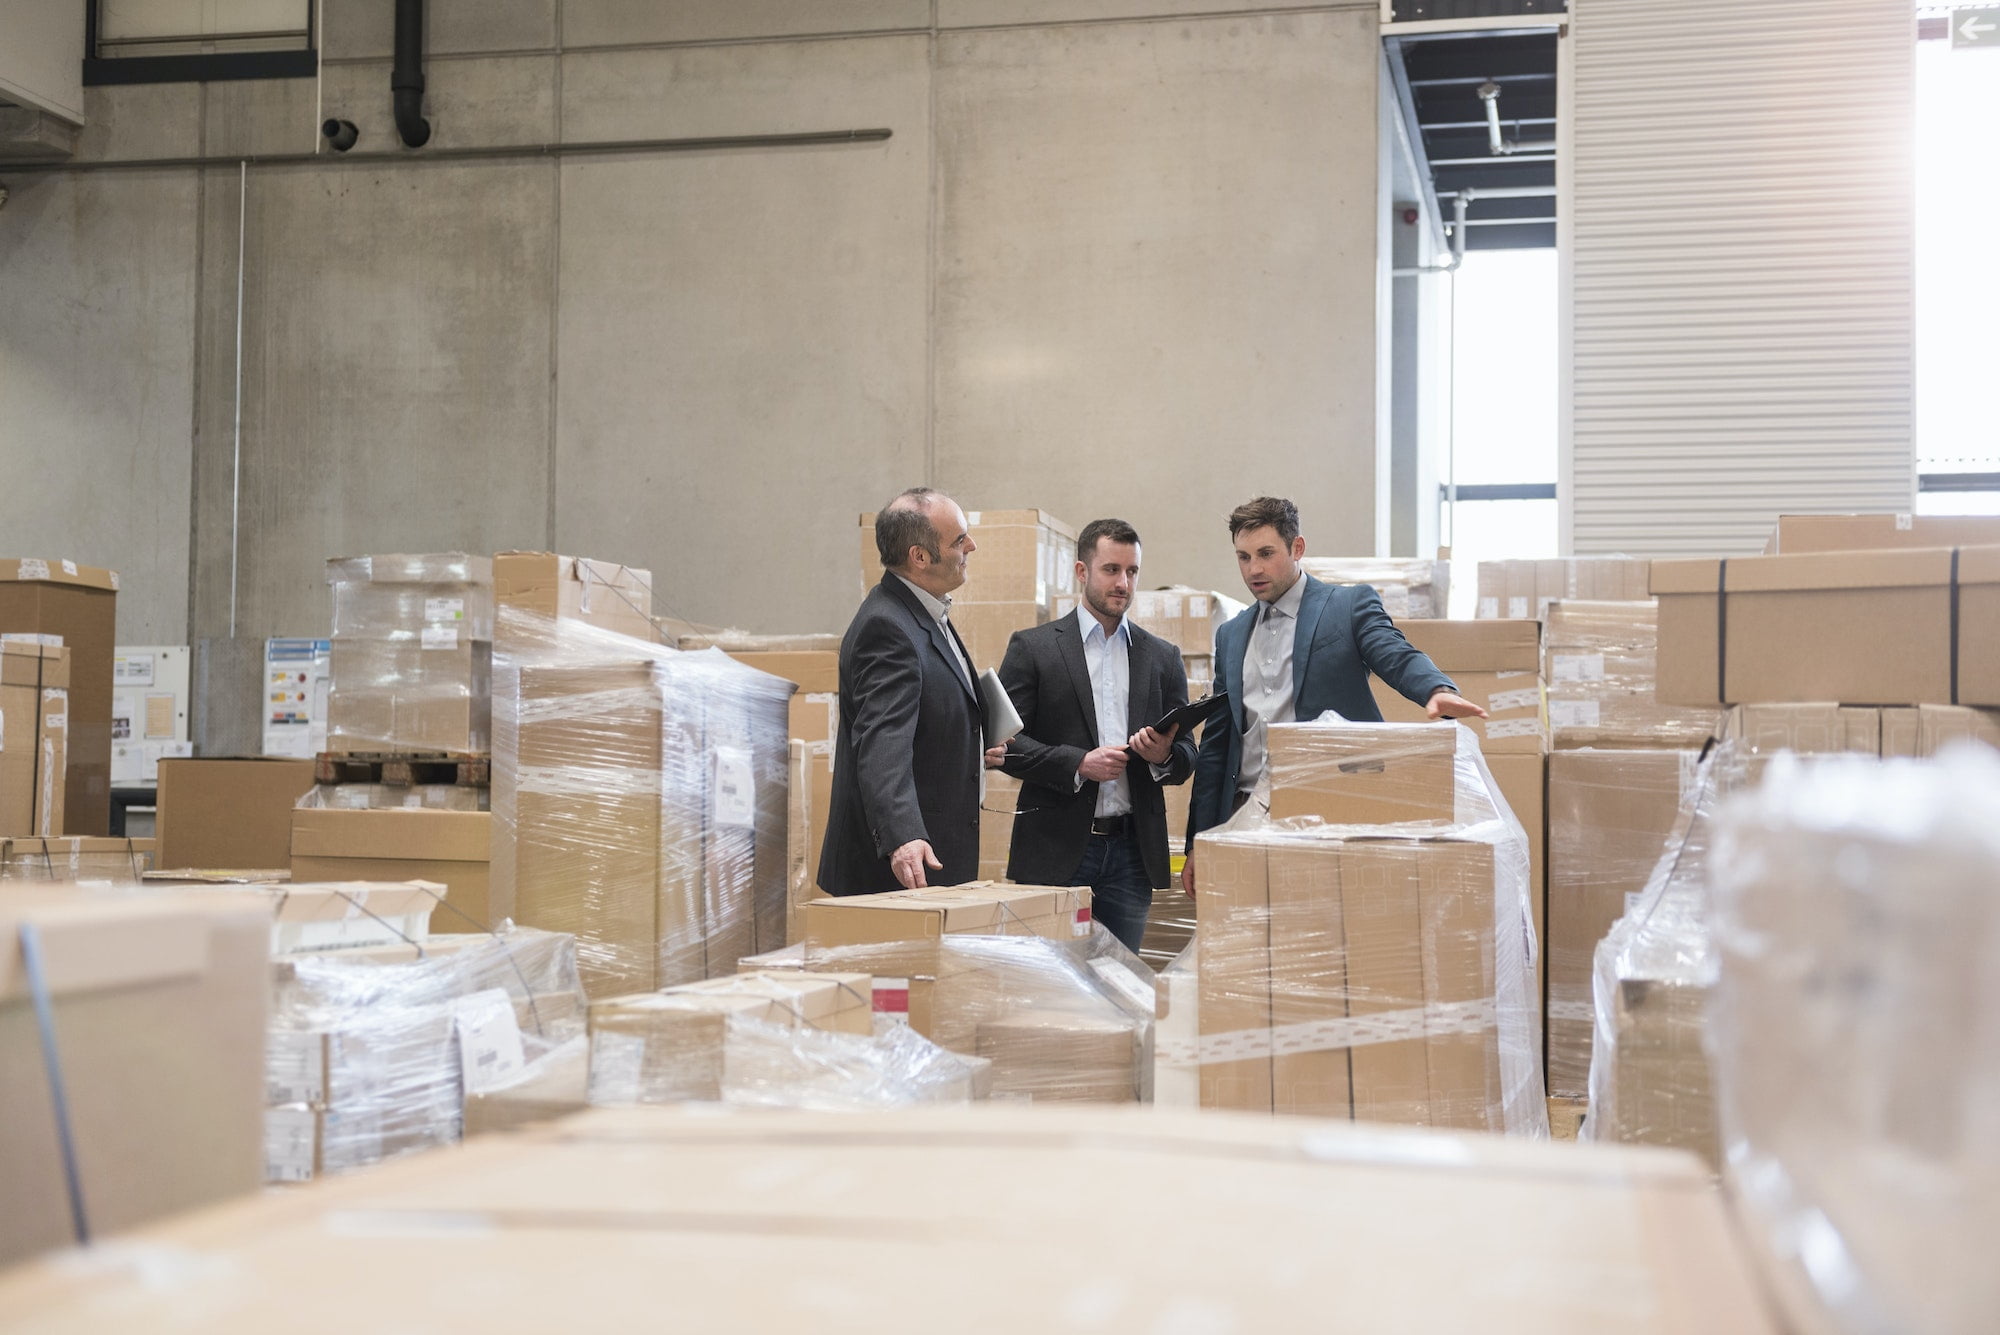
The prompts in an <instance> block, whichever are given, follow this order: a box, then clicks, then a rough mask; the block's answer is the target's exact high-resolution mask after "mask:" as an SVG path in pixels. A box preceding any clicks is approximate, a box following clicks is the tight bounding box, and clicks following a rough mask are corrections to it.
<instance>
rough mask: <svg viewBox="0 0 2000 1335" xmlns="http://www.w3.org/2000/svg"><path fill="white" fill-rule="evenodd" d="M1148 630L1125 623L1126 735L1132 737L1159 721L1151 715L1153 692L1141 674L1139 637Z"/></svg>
mask: <svg viewBox="0 0 2000 1335" xmlns="http://www.w3.org/2000/svg"><path fill="white" fill-rule="evenodd" d="M1145 633H1146V632H1145V631H1143V630H1140V629H1139V628H1138V627H1137V626H1135V625H1133V624H1132V623H1131V622H1129V621H1128V622H1126V623H1125V735H1126V736H1127V737H1130V736H1131V735H1132V734H1133V733H1135V732H1137V731H1139V729H1141V728H1147V727H1151V726H1152V725H1153V724H1155V723H1158V722H1159V720H1158V719H1157V718H1153V717H1150V715H1151V714H1152V704H1151V702H1150V701H1149V700H1148V699H1147V696H1148V695H1150V694H1151V692H1149V691H1148V690H1147V689H1146V688H1145V685H1144V682H1145V679H1144V678H1142V677H1141V676H1140V675H1139V661H1140V659H1141V658H1142V657H1143V655H1142V654H1141V653H1140V652H1139V637H1140V636H1141V635H1144V634H1145Z"/></svg>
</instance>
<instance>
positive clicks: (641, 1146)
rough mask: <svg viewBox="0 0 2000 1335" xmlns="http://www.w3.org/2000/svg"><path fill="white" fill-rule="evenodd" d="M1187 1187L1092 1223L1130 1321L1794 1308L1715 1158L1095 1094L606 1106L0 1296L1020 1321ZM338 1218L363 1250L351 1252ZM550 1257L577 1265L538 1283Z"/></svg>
mask: <svg viewBox="0 0 2000 1335" xmlns="http://www.w3.org/2000/svg"><path fill="white" fill-rule="evenodd" d="M1106 1146H1116V1147H1117V1149H1116V1152H1111V1153H1107V1152H1106V1149H1105V1147H1106ZM774 1164H782V1165H784V1166H785V1170H786V1171H782V1172H779V1171H773V1165H774ZM1162 1182H1167V1183H1171V1184H1172V1185H1173V1188H1174V1192H1175V1197H1176V1200H1177V1202H1178V1205H1177V1208H1176V1209H1173V1210H1163V1209H1148V1208H1132V1209H1129V1210H1128V1214H1129V1218H1128V1220H1127V1221H1126V1223H1125V1225H1124V1226H1122V1227H1120V1228H1117V1229H1111V1230H1107V1231H1106V1236H1105V1237H1104V1238H1103V1239H1102V1240H1101V1241H1100V1242H1096V1243H1094V1244H1093V1249H1094V1250H1093V1260H1092V1262H1091V1268H1092V1269H1093V1270H1095V1271H1098V1272H1101V1273H1106V1274H1116V1275H1118V1276H1119V1277H1120V1278H1119V1284H1118V1285H1117V1292H1116V1293H1115V1294H1112V1295H1111V1296H1109V1297H1104V1298H1093V1299H1092V1301H1093V1302H1095V1303H1097V1304H1098V1306H1097V1307H1095V1308H1093V1309H1092V1310H1094V1311H1095V1310H1102V1311H1104V1312H1107V1313H1108V1314H1109V1315H1107V1316H1106V1318H1105V1321H1106V1322H1107V1323H1109V1324H1108V1325H1107V1328H1114V1329H1131V1330H1168V1329H1173V1328H1174V1326H1173V1323H1174V1322H1175V1321H1177V1320H1182V1319H1184V1318H1183V1316H1182V1314H1184V1313H1187V1312H1214V1313H1227V1314H1229V1316H1228V1320H1229V1321H1230V1322H1232V1323H1233V1324H1234V1328H1235V1329H1237V1330H1241V1331H1258V1332H1271V1333H1272V1335H1282V1333H1288V1332H1297V1331H1306V1330H1321V1329H1325V1328H1326V1324H1327V1323H1326V1317H1325V1312H1326V1303H1327V1297H1326V1295H1327V1293H1328V1292H1329V1291H1332V1292H1337V1293H1338V1294H1339V1302H1340V1309H1341V1316H1340V1324H1341V1325H1342V1326H1343V1327H1346V1328H1352V1329H1356V1330H1399V1331H1484V1330H1493V1331H1518V1330H1528V1329H1539V1328H1542V1327H1544V1326H1550V1325H1553V1326H1555V1327H1558V1328H1565V1329H1575V1330H1602V1329H1610V1328H1615V1329H1618V1330H1619V1331H1620V1332H1621V1333H1622V1335H1696V1333H1697V1332H1700V1333H1701V1335H1710V1333H1713V1332H1729V1333H1730V1335H1777V1332H1778V1331H1779V1330H1781V1329H1782V1328H1783V1327H1782V1326H1781V1324H1780V1323H1779V1322H1778V1321H1776V1320H1775V1319H1774V1318H1773V1317H1772V1316H1771V1315H1770V1312H1769V1310H1768V1309H1767V1307H1766V1305H1765V1299H1764V1296H1763V1294H1762V1292H1761V1290H1760V1288H1759V1284H1758V1279H1757V1276H1756V1274H1755V1273H1754V1271H1753V1268H1752V1267H1751V1264H1750V1262H1749V1261H1748V1259H1747V1258H1746V1255H1745V1251H1744V1248H1743V1247H1742V1245H1741V1241H1740V1237H1739V1234H1738V1231H1737V1228H1736V1226H1735V1225H1734V1224H1733V1223H1732V1220H1731V1218H1730V1215H1729V1213H1728V1210H1727V1208H1726V1205H1725V1201H1724V1198H1723V1197H1722V1196H1720V1195H1719V1194H1718V1193H1717V1192H1716V1191H1715V1188H1714V1185H1713V1183H1712V1181H1711V1179H1710V1177H1709V1175H1708V1174H1707V1173H1706V1172H1705V1171H1704V1170H1703V1169H1702V1168H1701V1167H1700V1165H1699V1164H1697V1163H1696V1162H1695V1161H1694V1160H1693V1159H1692V1158H1690V1157H1689V1156H1686V1155H1680V1154H1673V1153H1669V1152H1666V1151H1660V1150H1650V1149H1643V1148H1624V1147H1605V1146H1594V1145H1584V1146H1577V1145H1548V1144H1537V1143H1527V1142H1519V1141H1515V1140H1512V1139H1504V1138H1500V1137H1478V1136H1466V1137H1450V1138H1446V1137H1440V1136H1436V1135H1422V1134H1417V1133H1402V1132H1395V1131H1385V1130H1383V1129H1381V1128H1368V1129H1365V1130H1364V1129H1357V1128H1343V1127H1337V1126H1327V1125H1325V1124H1309V1123H1298V1122H1292V1121H1289V1120H1278V1121H1253V1120H1251V1119H1245V1118H1216V1117H1209V1116H1204V1115H1201V1114H1198V1113H1194V1112H1168V1111H1161V1112H1158V1113H1156V1114H1146V1115H1143V1116H1142V1115H1140V1114H1137V1113H1134V1112H1133V1111H1131V1110H1130V1109H1081V1108H1035V1109H1020V1110H1013V1109H999V1108H984V1109H955V1110H942V1109H941V1110H935V1111H932V1110H911V1111H897V1112H891V1113H880V1114H874V1113H830V1114H829V1113H822V1114H812V1113H773V1114H770V1115H768V1116H759V1117H737V1118H728V1119H717V1118H714V1117H708V1116H689V1115H685V1114H681V1113H677V1112H675V1111H674V1110H671V1109H659V1108H632V1109H598V1110H593V1111H591V1112H589V1113H586V1114H583V1115H581V1116H579V1117H576V1118H573V1119H569V1120H566V1121H564V1122H563V1123H561V1124H560V1125H558V1126H551V1127H546V1128H541V1129H534V1130H528V1131H524V1132H521V1133H519V1134H517V1135H512V1136H500V1137H488V1138H486V1139H484V1140H482V1141H480V1142H478V1143H476V1144H472V1145H468V1146H466V1147H465V1148H464V1149H463V1150H462V1151H459V1152H456V1153H452V1154H448V1155H437V1156H421V1157H418V1158H415V1159H411V1160H408V1161H405V1162H403V1163H398V1164H390V1165H384V1166H383V1167H382V1168H380V1169H378V1170H377V1171H375V1172H372V1173H368V1174H366V1175H363V1176H359V1177H356V1178H353V1179H350V1180H347V1181H337V1182H331V1183H328V1184H325V1185H324V1186H321V1187H318V1188H315V1189H314V1191H313V1192H312V1193H311V1194H310V1195H293V1196H277V1197H270V1198H265V1199H259V1200H254V1201H247V1202H244V1203H242V1204H241V1205H240V1206H234V1207H231V1208H230V1209H228V1210H226V1211H218V1212H215V1213H211V1214H209V1215H206V1216H204V1217H202V1218H200V1219H191V1220H187V1221H178V1222H176V1223H173V1224H170V1225H166V1226H163V1227H160V1228H157V1229H153V1230H149V1231H148V1232H147V1233H146V1234H144V1235H143V1236H142V1237H140V1238H138V1239H135V1243H136V1246H137V1249H138V1253H139V1255H141V1256H146V1257H163V1258H177V1259H180V1260H182V1261H184V1262H185V1264H184V1265H183V1266H180V1267H176V1268H175V1269H174V1272H173V1273H174V1276H175V1280H174V1283H172V1284H171V1285H163V1284H162V1283H160V1281H159V1280H158V1279H157V1277H156V1268H154V1267H147V1266H138V1265H68V1266H63V1267H60V1268H55V1267H41V1268H37V1269H36V1270H34V1271H27V1272H17V1273H15V1274H14V1275H12V1276H10V1277H8V1278H7V1279H6V1280H4V1281H0V1321H4V1322H6V1323H8V1324H10V1325H18V1326H21V1327H23V1328H29V1327H37V1328H40V1327H46V1328H50V1329H57V1328H75V1329H81V1328H84V1327H86V1326H88V1325H89V1324H91V1323H92V1322H93V1321H94V1320H97V1319H98V1318H99V1317H101V1314H102V1313H104V1312H107V1311H114V1312H118V1313H120V1314H121V1319H122V1320H124V1321H125V1322H126V1323H127V1324H128V1325H129V1326H131V1327H132V1328H134V1329H146V1330H171V1329H176V1328H187V1329H192V1328H193V1327H194V1325H195V1324H196V1323H197V1322H205V1323H206V1324H205V1327H204V1329H205V1330H206V1331H208V1332H211V1333H212V1335H245V1333H246V1332H260V1331H270V1330H273V1329H281V1328H284V1327H285V1326H286V1325H287V1324H288V1323H289V1324H296V1323H297V1320H298V1315H297V1314H298V1313H299V1312H301V1311H304V1312H310V1313H312V1314H313V1316H314V1320H315V1321H316V1322H317V1323H318V1324H319V1325H321V1326H322V1327H324V1328H325V1329H328V1330H372V1329H379V1328H381V1327H382V1326H384V1325H385V1324H387V1323H389V1322H390V1321H392V1320H394V1319H395V1314H398V1313H401V1314H403V1316H405V1317H408V1316H409V1315H410V1314H411V1313H414V1312H421V1313H424V1314H426V1318H427V1319H428V1320H430V1321H431V1324H433V1325H440V1324H445V1323H446V1322H448V1321H450V1320H452V1319H453V1318H454V1317H457V1318H459V1319H461V1320H463V1321H464V1323H465V1324H480V1325H484V1326H489V1327H491V1328H493V1329H495V1330H522V1331H528V1330H548V1329H563V1328H566V1327H567V1326H572V1325H574V1324H575V1323H576V1322H577V1314H576V1304H577V1298H576V1295H577V1294H578V1293H587V1294H590V1295H591V1299H590V1301H591V1303H592V1306H593V1310H594V1311H597V1312H599V1313H621V1312H643V1311H647V1310H651V1308H652V1306H654V1305H656V1304H657V1303H658V1301H659V1299H658V1295H659V1294H660V1293H662V1292H666V1293H671V1294H673V1295H674V1297H673V1301H674V1310H675V1318H676V1321H677V1323H679V1324H681V1325H684V1326H686V1327H688V1328H690V1329H696V1330H722V1329H735V1330H788V1329H795V1328H808V1327H810V1328H817V1329H825V1330H841V1329H858V1328H862V1327H866V1328H869V1329H874V1330H884V1331H914V1330H935V1329H950V1330H953V1331H961V1332H965V1335H997V1333H998V1332H1017V1331H1022V1330H1037V1329H1046V1328H1048V1327H1049V1323H1050V1321H1051V1315H1050V1314H1051V1313H1060V1312H1061V1311H1063V1310H1065V1309H1066V1306H1067V1305H1069V1304H1074V1303H1077V1302H1079V1301H1080V1300H1079V1299H1078V1297H1077V1293H1078V1287H1079V1283H1080V1282H1082V1281H1080V1280H1079V1273H1078V1263H1077V1256H1076V1249H1077V1242H1076V1236H1075V1235H1076V1223H1075V1208H1076V1207H1075V1203H1076V1202H1077V1201H1078V1200H1089V1201H1122V1202H1131V1203H1136V1202H1145V1201H1149V1200H1152V1199H1154V1198H1155V1197H1156V1196H1157V1194H1158V1191H1159V1184H1161V1183H1162ZM802 1183H803V1184H818V1183H827V1184H839V1189H838V1190H827V1191H824V1192H820V1191H815V1190H812V1189H809V1188H802V1186H801V1184H802ZM941 1183H949V1184H950V1190H940V1189H939V1185H940V1184H941ZM1056 1183H1060V1184H1062V1189H1060V1190H1057V1189H1053V1188H1052V1185H1051V1184H1056ZM635 1201H644V1202H646V1203H647V1207H648V1208H647V1210H646V1211H644V1212H635V1211H634V1209H633V1202H635ZM966 1201H977V1202H979V1203H980V1208H979V1209H978V1210H976V1211H968V1210H967V1209H966V1208H965V1202H966ZM475 1219H476V1220H477V1223H478V1226H477V1227H468V1226H466V1221H468V1220H475ZM870 1221H877V1222H872V1223H871V1222H870ZM881 1221H893V1228H892V1225H891V1223H889V1222H881ZM363 1224H369V1225H378V1226H375V1227H363V1226H360V1225H363ZM342 1225H347V1227H344V1228H343V1227H341V1226H342ZM336 1229H337V1230H338V1237H337V1239H336V1241H337V1243H338V1248H339V1251H340V1254H341V1256H342V1258H343V1264H341V1265H329V1264H328V1263H327V1255H326V1252H327V1247H328V1245H329V1244H328V1237H329V1232H330V1230H336ZM885 1230H890V1231H893V1232H894V1233H895V1234H896V1236H897V1237H898V1238H899V1239H907V1240H909V1243H910V1245H912V1246H914V1245H917V1244H918V1243H921V1246H922V1248H923V1253H924V1255H925V1257H926V1258H927V1264H925V1265H922V1266H914V1267H910V1273H908V1274H907V1275H904V1276H901V1277H900V1278H899V1282H898V1283H897V1284H895V1285H892V1286H886V1287H883V1288H882V1289H880V1290H879V1291H870V1292H868V1293H865V1294H860V1295H857V1296H854V1297H852V1298H851V1299H840V1300H839V1302H838V1306H837V1307H836V1310H835V1311H834V1312H833V1313H831V1314H829V1312H828V1310H827V1303H828V1301H829V1300H828V1297H827V1295H843V1294H849V1293H851V1292H852V1289H853V1284H854V1270H855V1257H854V1255H853V1247H852V1246H849V1245H842V1244H833V1243H829V1241H828V1239H829V1237H834V1236H839V1237H845V1236H849V1235H852V1234H854V1233H856V1232H857V1231H858V1232H861V1233H868V1232H871V1231H872V1232H874V1233H876V1234H880V1233H881V1232H883V1231H885ZM878 1242H879V1239H878ZM552 1254H553V1255H552ZM1439 1256H1448V1257H1451V1258H1453V1259H1452V1263H1451V1272H1452V1273H1451V1279H1450V1282H1441V1281H1440V1279H1439V1277H1438V1261H1437V1258H1438V1257H1439ZM1328 1258H1334V1259H1332V1260H1329V1259H1328ZM551 1264H556V1265H560V1266H561V1267H562V1270H563V1273H564V1274H565V1275H566V1276H567V1277H568V1282H567V1283H565V1284H562V1285H554V1284H548V1283H538V1282H533V1277H535V1276H538V1275H540V1274H542V1273H544V1271H545V1269H546V1268H547V1267H549V1266H550V1265H551ZM996 1267H1002V1268H1004V1271H1005V1274H1006V1276H1007V1278H1006V1280H1005V1282H1000V1283H986V1284H984V1285H982V1287H981V1290H980V1294H979V1297H978V1299H977V1301H968V1300H967V1292H966V1291H967V1282H966V1278H965V1277H966V1276H968V1275H983V1274H990V1273H993V1271H994V1269H995V1268H996ZM357 1275H367V1276H371V1277H375V1278H374V1280H373V1282H368V1283H359V1282H356V1278H355V1277H356V1276H357ZM444 1275H449V1277H450V1278H449V1281H448V1282H446V1281H443V1280H441V1279H440V1278H439V1277H440V1276H444ZM772 1276H783V1277H784V1278H783V1279H782V1280H773V1279H772V1278H771V1277H772ZM441 1286H442V1287H446V1288H448V1289H449V1293H448V1294H445V1295H443V1296H440V1295H439V1289H440V1287H441ZM1088 1291H1089V1292H1090V1293H1092V1294H1096V1293H1098V1292H1099V1290H1098V1289H1097V1288H1095V1287H1091V1288H1089V1290H1088ZM464 1295H471V1296H469V1297H468V1296H464ZM448 1304H449V1305H451V1308H450V1310H449V1311H448V1310H447V1305H448Z"/></svg>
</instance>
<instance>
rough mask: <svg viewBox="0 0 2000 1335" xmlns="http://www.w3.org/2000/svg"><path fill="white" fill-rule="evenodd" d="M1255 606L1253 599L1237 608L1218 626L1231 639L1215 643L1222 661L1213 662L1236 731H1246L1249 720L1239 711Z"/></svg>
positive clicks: (1254, 624)
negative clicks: (1230, 618)
mask: <svg viewBox="0 0 2000 1335" xmlns="http://www.w3.org/2000/svg"><path fill="white" fill-rule="evenodd" d="M1257 609H1258V604H1257V603H1254V602H1253V603H1251V604H1250V607H1249V609H1248V610H1247V611H1244V612H1239V613H1238V614H1237V615H1236V619H1235V620H1233V621H1231V622H1229V624H1227V625H1226V626H1224V627H1223V628H1222V633H1223V635H1224V636H1231V635H1233V636H1235V639H1234V640H1233V641H1230V642H1223V643H1218V644H1217V645H1216V647H1217V648H1218V649H1220V650H1222V662H1220V663H1219V664H1217V665H1216V666H1218V667H1219V668H1221V669H1222V685H1223V689H1224V690H1227V691H1228V692H1229V709H1230V712H1231V713H1233V714H1235V715H1236V731H1237V732H1238V733H1239V734H1240V733H1246V732H1248V731H1250V724H1249V721H1248V719H1247V718H1246V716H1245V715H1244V713H1243V660H1244V658H1245V657H1247V656H1248V655H1249V652H1250V635H1251V630H1252V628H1253V627H1254V626H1256V624H1257Z"/></svg>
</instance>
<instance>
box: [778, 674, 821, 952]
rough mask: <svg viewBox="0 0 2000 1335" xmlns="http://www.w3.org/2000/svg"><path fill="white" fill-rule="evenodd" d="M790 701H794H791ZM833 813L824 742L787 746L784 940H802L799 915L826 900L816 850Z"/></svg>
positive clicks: (795, 743)
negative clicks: (788, 790) (788, 794)
mask: <svg viewBox="0 0 2000 1335" xmlns="http://www.w3.org/2000/svg"><path fill="white" fill-rule="evenodd" d="M793 698H794V700H796V699H797V697H796V696H795V697H793ZM832 810H833V748H832V747H831V746H830V745H829V744H827V743H825V742H802V741H799V740H798V739H797V738H793V739H792V742H791V797H790V813H791V814H790V820H789V821H788V823H787V826H786V838H785V843H786V850H787V857H788V859H789V869H788V874H787V878H786V879H787V883H788V885H789V890H788V892H787V894H786V899H785V940H786V941H787V942H794V941H803V940H804V939H805V924H804V922H803V921H802V920H801V919H800V917H799V914H800V911H801V910H802V909H803V908H804V907H805V906H806V905H807V904H809V903H811V902H812V901H813V900H815V899H824V898H826V891H824V890H822V889H820V888H819V854H820V846H821V845H822V844H823V843H825V842H826V824H827V820H828V818H829V816H830V814H831V812H832Z"/></svg>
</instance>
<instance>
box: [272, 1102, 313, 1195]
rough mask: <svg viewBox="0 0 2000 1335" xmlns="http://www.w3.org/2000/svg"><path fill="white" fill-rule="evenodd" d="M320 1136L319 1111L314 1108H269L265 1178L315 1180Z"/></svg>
mask: <svg viewBox="0 0 2000 1335" xmlns="http://www.w3.org/2000/svg"><path fill="white" fill-rule="evenodd" d="M318 1140H319V1115H318V1114H317V1113H315V1112H314V1111H313V1110H312V1109H311V1108H266V1109H265V1110H264V1180H265V1181H266V1182H310V1181H312V1177H313V1164H314V1162H315V1161H316V1159H317V1158H318V1156H317V1155H316V1154H314V1152H313V1151H314V1150H315V1149H317V1148H318Z"/></svg>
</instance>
